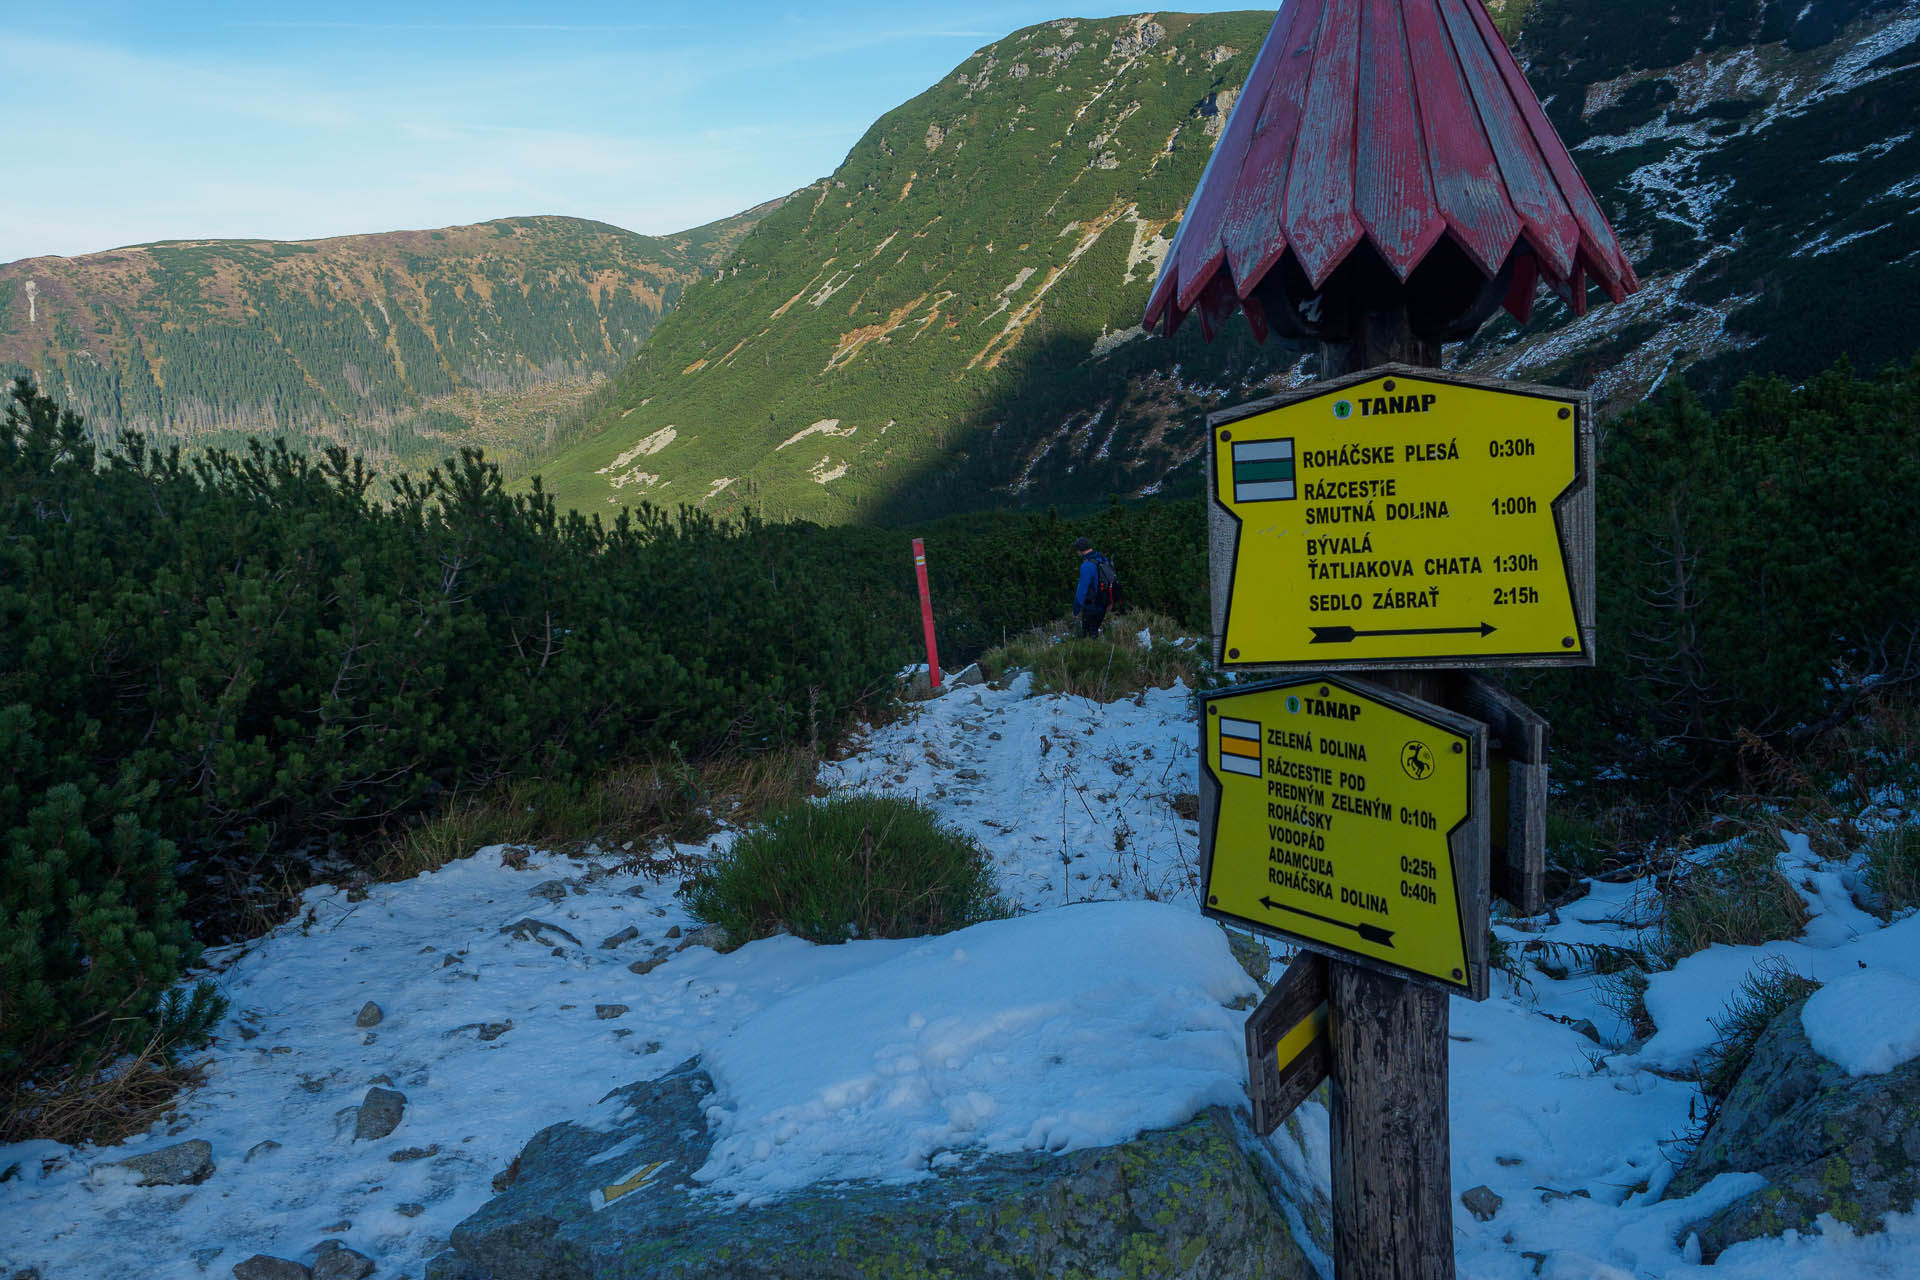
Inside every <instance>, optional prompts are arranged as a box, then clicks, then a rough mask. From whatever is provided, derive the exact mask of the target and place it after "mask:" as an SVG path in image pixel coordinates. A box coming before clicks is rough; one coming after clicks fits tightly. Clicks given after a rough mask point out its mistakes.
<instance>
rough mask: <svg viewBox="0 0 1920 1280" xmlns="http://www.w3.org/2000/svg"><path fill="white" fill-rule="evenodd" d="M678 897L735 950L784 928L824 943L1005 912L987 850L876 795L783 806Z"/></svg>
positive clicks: (926, 813) (926, 812)
mask: <svg viewBox="0 0 1920 1280" xmlns="http://www.w3.org/2000/svg"><path fill="white" fill-rule="evenodd" d="M683 892H684V895H685V897H686V900H687V906H688V907H689V909H690V910H692V912H693V913H694V915H696V916H698V917H699V918H700V919H702V920H705V921H708V922H709V923H711V924H717V925H720V926H721V927H722V928H724V929H725V930H726V931H727V936H728V937H729V938H730V939H731V940H732V941H733V942H734V943H736V944H738V943H742V942H747V941H749V940H751V939H754V938H763V937H766V936H767V935H769V934H771V933H774V932H776V931H778V930H780V929H785V930H786V931H787V932H789V933H792V934H795V935H797V936H799V937H802V938H805V939H807V940H808V941H810V942H820V943H832V942H846V941H848V940H849V939H851V938H915V937H921V936H923V935H926V934H935V933H947V932H950V931H952V930H954V929H963V928H965V927H966V926H968V925H971V924H978V923H980V922H981V921H983V920H989V919H994V918H996V917H998V916H1001V915H1004V914H1006V908H1005V906H1004V904H1003V903H1002V902H1001V901H1000V898H999V896H998V894H997V893H996V892H995V887H994V875H993V864H992V863H991V861H990V860H989V859H988V857H987V853H986V850H984V849H982V848H981V847H980V845H979V844H978V843H977V842H975V841H974V840H972V839H971V838H969V837H968V836H966V835H964V834H962V833H960V832H958V831H955V830H952V829H951V828H947V827H942V826H941V825H940V824H939V823H938V822H937V821H935V819H934V816H933V811H932V810H930V809H928V808H927V807H926V806H925V805H922V804H918V803H915V802H914V801H911V800H901V799H897V798H895V797H893V796H881V795H849V796H835V797H832V798H830V799H826V800H821V801H818V802H806V803H801V804H797V805H793V806H791V807H789V808H786V809H783V810H780V811H779V812H777V813H774V814H773V815H772V816H770V817H769V818H768V819H767V820H766V821H765V822H764V823H762V824H761V825H760V826H757V827H754V828H753V829H751V830H749V831H746V832H744V833H742V834H741V836H740V837H739V839H737V840H735V841H734V843H733V847H732V848H731V849H729V850H728V851H727V852H726V853H724V854H722V855H721V856H720V857H719V858H718V859H717V860H716V861H715V862H714V864H713V865H712V866H711V867H710V868H709V869H708V870H707V871H705V872H704V873H702V874H701V875H699V876H696V877H695V878H694V879H693V880H692V881H691V882H690V883H689V884H688V886H687V887H686V889H685V890H684V891H683Z"/></svg>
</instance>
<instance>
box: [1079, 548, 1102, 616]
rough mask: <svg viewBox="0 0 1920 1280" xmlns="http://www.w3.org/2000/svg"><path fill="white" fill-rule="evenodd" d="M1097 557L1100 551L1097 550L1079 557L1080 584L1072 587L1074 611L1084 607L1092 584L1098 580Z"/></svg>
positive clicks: (1091, 589)
mask: <svg viewBox="0 0 1920 1280" xmlns="http://www.w3.org/2000/svg"><path fill="white" fill-rule="evenodd" d="M1099 559H1100V553H1099V552H1098V551H1089V552H1087V554H1085V555H1084V556H1081V557H1080V585H1079V586H1078V587H1076V588H1074V592H1073V611H1074V612H1075V613H1078V612H1080V610H1082V609H1084V608H1086V606H1087V601H1088V599H1090V598H1091V597H1092V595H1093V584H1094V583H1096V582H1098V581H1099V580H1100V566H1099V563H1098V561H1099Z"/></svg>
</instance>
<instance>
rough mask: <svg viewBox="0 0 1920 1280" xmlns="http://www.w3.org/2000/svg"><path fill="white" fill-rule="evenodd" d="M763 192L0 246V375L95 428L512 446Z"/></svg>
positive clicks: (616, 348) (641, 334)
mask: <svg viewBox="0 0 1920 1280" xmlns="http://www.w3.org/2000/svg"><path fill="white" fill-rule="evenodd" d="M768 207H770V206H761V207H760V208H759V209H755V210H750V211H748V212H747V213H745V214H741V215H738V216H736V217H733V218H729V219H726V220H724V221H722V222H716V223H712V224H709V225H708V226H704V227H699V228H696V229H694V230H692V231H687V232H683V233H681V234H678V235H673V236H665V237H654V236H641V235H636V234H634V233H632V232H630V231H623V230H621V229H620V228H618V227H613V226H608V225H606V224H605V223H598V222H588V221H584V220H581V219H577V218H558V217H536V218H506V219H500V220H497V221H493V222H483V223H479V224H476V225H473V226H462V227H445V228H441V229H439V230H429V231H397V232H389V233H385V234H379V235H361V236H344V237H340V238H336V239H329V240H314V241H306V242H300V243H287V242H278V241H237V240H220V241H170V242H166V243H161V244H150V245H135V246H132V247H129V248H124V249H116V250H112V251H110V252H105V253H94V254H87V255H84V256H82V257H77V258H57V257H49V258H27V259H22V260H20V261H18V262H12V263H7V264H5V265H3V266H0V374H4V375H5V376H7V377H8V378H11V377H12V376H13V375H14V374H16V373H20V372H26V373H29V374H31V375H32V376H33V377H34V378H35V379H36V380H37V381H38V382H39V383H40V384H41V386H42V388H43V389H45V390H47V391H49V392H50V393H51V394H53V395H54V396H56V397H57V398H59V399H61V400H62V401H63V402H64V403H66V404H69V405H71V406H72V407H73V408H75V409H77V410H79V411H80V412H81V413H84V414H85V415H87V418H88V420H89V422H90V423H91V424H92V425H93V426H94V427H95V429H96V430H99V431H102V432H104V433H105V434H107V435H109V436H111V435H113V434H114V433H117V432H118V431H121V430H124V429H128V428H131V429H134V430H139V431H143V432H146V433H147V434H148V435H149V436H151V437H154V438H155V439H157V440H159V441H162V442H179V443H184V444H187V445H189V446H203V445H211V444H231V443H235V442H237V441H238V440H239V439H240V438H242V437H243V436H245V435H247V434H261V435H266V434H275V433H282V434H286V435H288V436H289V437H290V438H291V439H293V440H294V441H295V442H297V443H302V444H306V445H315V444H321V443H340V444H345V445H348V446H349V447H351V448H353V449H356V450H358V451H361V452H363V453H366V454H368V455H369V456H371V457H373V458H374V459H375V460H376V461H379V462H382V463H386V464H389V465H417V464H421V463H425V462H428V461H437V460H438V459H439V458H440V457H442V456H443V455H445V454H447V453H450V452H452V451H453V450H454V448H455V447H457V446H458V445H461V444H467V443H475V444H483V445H485V446H486V447H487V448H488V450H489V452H491V453H495V454H505V455H512V454H514V453H515V452H516V451H524V452H531V451H533V450H536V449H540V448H542V447H545V448H551V447H553V446H554V445H555V443H557V442H556V440H555V439H553V438H551V437H550V433H551V432H552V431H554V430H555V429H556V424H558V423H560V422H561V421H563V420H564V419H565V418H567V416H568V415H567V412H566V411H567V410H568V409H570V408H571V407H572V406H573V405H575V404H577V403H578V402H579V400H580V399H581V398H582V397H583V396H585V395H586V394H587V393H588V392H589V391H590V390H591V388H592V386H593V385H594V384H595V383H597V382H598V381H600V380H601V379H603V378H605V377H606V375H607V374H609V373H611V372H613V371H614V370H616V369H618V368H619V367H620V366H621V365H622V364H624V363H625V362H626V361H627V360H628V359H629V358H631V357H632V355H633V353H634V352H635V351H636V350H638V348H639V346H640V343H641V341H642V339H644V338H645V337H646V335H647V334H648V333H649V332H650V331H651V330H652V328H653V326H654V325H655V324H657V323H658V322H659V320H660V318H661V316H663V315H664V314H666V312H667V311H668V310H670V309H671V308H672V307H673V305H674V303H675V302H677V301H678V300H679V297H680V295H681V293H682V291H684V290H685V288H686V287H687V285H688V284H689V283H691V282H692V281H693V280H695V279H696V278H698V276H699V275H700V273H701V272H702V271H705V270H708V269H710V267H711V265H712V263H713V261H714V260H715V259H716V258H717V257H721V256H725V255H726V254H727V253H729V252H730V250H731V249H732V248H733V246H734V245H735V244H736V243H737V242H738V240H739V238H740V236H741V235H742V234H743V233H744V232H745V231H746V230H747V229H748V228H750V227H751V226H752V225H753V223H754V222H755V221H757V220H758V217H759V216H760V215H761V214H762V213H764V211H765V209H766V208H768Z"/></svg>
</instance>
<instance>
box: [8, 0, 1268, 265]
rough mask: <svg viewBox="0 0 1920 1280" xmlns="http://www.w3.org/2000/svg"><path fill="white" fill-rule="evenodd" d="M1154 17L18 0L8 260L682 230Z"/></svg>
mask: <svg viewBox="0 0 1920 1280" xmlns="http://www.w3.org/2000/svg"><path fill="white" fill-rule="evenodd" d="M1184 7H1186V8H1189V9H1199V10H1214V9H1228V8H1243V7H1246V6H1245V5H1244V4H1240V5H1232V4H1204V3H1203V4H1194V5H1188V6H1184ZM1140 9H1141V6H1139V5H1137V4H1114V5H1090V4H1086V3H1083V2H1081V0H981V2H979V3H972V4H953V3H943V4H922V5H916V4H911V3H892V4H889V3H883V2H881V0H848V2H845V3H837V2H822V3H815V4H804V5H796V4H791V3H775V2H773V0H704V2H700V0H639V2H637V3H636V2H633V0H629V3H626V4H615V3H581V2H572V0H564V2H561V3H553V4H549V5H545V6H541V5H533V4H524V3H523V4H512V3H505V2H504V0H474V2H469V3H463V4H458V5H456V4H451V3H420V2H414V0H393V2H391V3H385V4H382V3H373V2H371V0H350V2H348V3H329V4H326V5H320V6H310V7H306V6H301V5H298V4H281V5H263V4H259V3H253V4H239V3H228V2H225V0H215V2H211V3H201V2H194V0H180V2H179V3H158V2H153V0H149V2H148V3H136V2H132V0H121V2H112V0H52V2H49V0H0V68H4V78H5V85H6V87H5V90H4V92H0V137H4V138H5V140H6V143H7V152H8V160H9V162H10V163H9V168H10V169H11V172H10V174H9V177H8V181H7V184H6V186H7V196H6V198H5V199H4V200H0V262H7V261H12V260H14V259H16V258H23V257H33V256H38V255H40V254H69V255H71V254H78V253H86V252H89V251H92V250H98V249H107V248H112V247H116V246H119V245H125V244H135V243H140V242H142V241H149V240H162V239H184V238H199V237H268V238H273V239H305V238H312V237H318V236H328V235H342V234H347V233H351V232H358V231H386V230H393V229H396V228H402V227H436V226H446V225H450V224H455V223H463V222H476V221H479V220H482V219H485V218H490V217H498V216H503V215H510V214H532V213H560V214H572V215H576V216H580V217H588V218H598V219H601V220H602V221H606V222H612V223H615V224H617V225H619V226H623V227H628V228H630V229H632V230H635V231H642V232H648V233H656V234H657V233H663V232H668V231H677V230H681V229H684V228H686V227H690V226H696V225H698V224H699V223H702V222H706V221H709V220H711V219H713V218H718V217H724V216H726V215H727V214H730V213H735V212H738V211H739V210H741V209H744V208H747V207H748V206H750V205H753V204H756V203H758V202H759V201H761V200H765V199H769V198H771V197H773V196H777V195H781V194H784V193H786V192H788V191H791V190H793V189H794V188H796V187H798V186H801V185H802V184H804V183H806V182H809V181H811V180H813V179H815V178H818V177H820V176H822V175H824V174H827V173H830V172H831V171H832V170H833V169H834V167H835V166H836V165H838V164H839V163H840V161H841V159H842V158H843V157H844V156H845V155H846V153H847V150H848V148H849V147H851V146H852V145H853V143H854V142H856V141H857V140H858V139H859V137H860V135H861V133H863V132H864V131H865V130H866V128H867V126H868V125H869V124H871V123H872V122H873V121H874V120H875V119H876V118H877V117H878V116H879V115H881V114H882V113H883V112H885V111H886V110H888V109H889V108H891V107H894V106H896V105H898V104H899V103H901V102H904V101H906V100H907V99H908V98H911V97H912V96H913V95H915V94H917V93H919V92H921V91H922V90H924V89H925V88H927V87H928V86H929V85H931V84H932V83H934V82H935V81H936V80H938V79H939V78H940V77H941V75H942V74H944V73H945V72H946V71H947V70H948V69H950V68H951V67H953V66H954V65H955V64H956V63H958V62H960V61H961V60H962V59H964V58H965V57H966V56H967V55H968V54H969V53H971V52H972V51H973V50H975V49H977V48H979V47H980V46H981V45H983V44H986V43H989V42H990V41H992V40H995V39H997V38H999V37H1000V36H1002V35H1005V34H1006V33H1007V32H1009V31H1013V30H1015V29H1017V28H1020V27H1023V26H1027V25H1030V24H1032V23H1035V22H1041V21H1046V20H1048V19H1051V18H1057V17H1063V16H1078V17H1101V16H1107V15H1111V14H1116V13H1129V12H1138V11H1140Z"/></svg>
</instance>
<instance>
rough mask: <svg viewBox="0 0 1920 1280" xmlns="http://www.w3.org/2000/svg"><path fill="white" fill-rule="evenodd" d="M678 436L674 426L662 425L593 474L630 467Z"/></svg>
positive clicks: (602, 473)
mask: <svg viewBox="0 0 1920 1280" xmlns="http://www.w3.org/2000/svg"><path fill="white" fill-rule="evenodd" d="M679 438H680V432H679V430H678V429H676V428H675V427H673V426H671V425H669V426H665V427H662V428H660V429H659V430H658V431H656V432H654V433H653V434H652V435H650V436H647V437H646V438H645V439H643V440H641V441H640V443H639V444H636V445H634V446H633V448H631V449H629V450H627V451H626V452H625V453H623V454H621V455H620V456H619V457H617V458H615V459H614V460H613V461H612V462H609V463H608V464H607V465H606V466H604V467H601V468H600V469H599V470H598V471H596V472H594V474H595V475H597V476H604V475H607V474H608V473H610V472H614V471H618V470H620V469H621V468H622V467H630V466H632V465H633V464H634V463H635V462H637V461H638V460H639V459H641V458H645V457H649V456H651V455H653V454H656V453H658V452H660V451H661V450H662V449H664V448H666V447H667V446H668V445H670V444H672V443H673V442H674V441H675V440H677V439H679Z"/></svg>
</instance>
